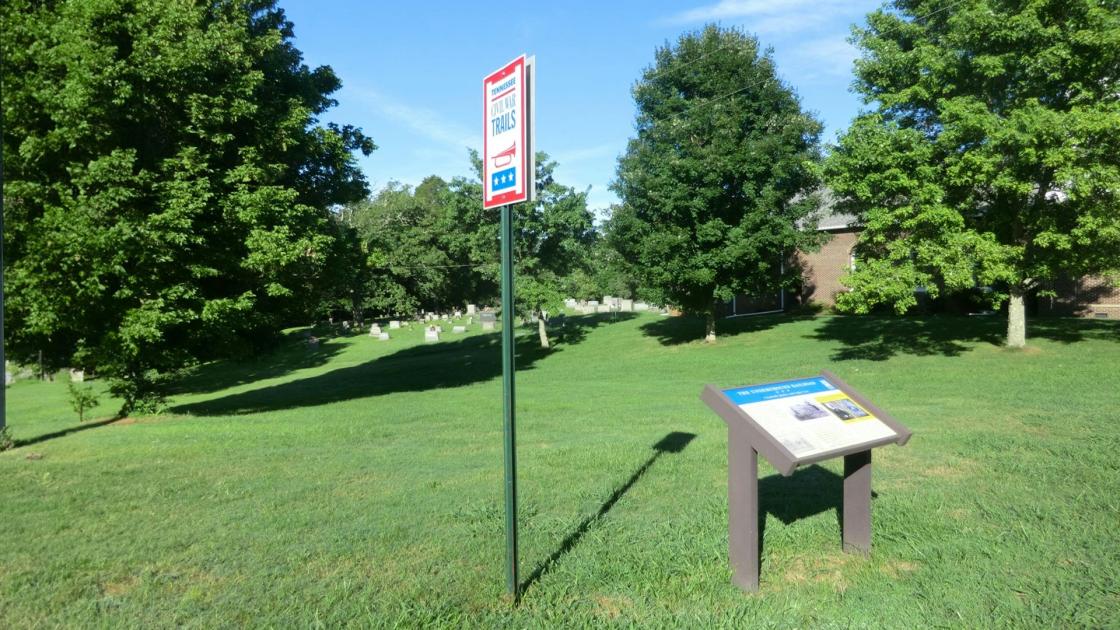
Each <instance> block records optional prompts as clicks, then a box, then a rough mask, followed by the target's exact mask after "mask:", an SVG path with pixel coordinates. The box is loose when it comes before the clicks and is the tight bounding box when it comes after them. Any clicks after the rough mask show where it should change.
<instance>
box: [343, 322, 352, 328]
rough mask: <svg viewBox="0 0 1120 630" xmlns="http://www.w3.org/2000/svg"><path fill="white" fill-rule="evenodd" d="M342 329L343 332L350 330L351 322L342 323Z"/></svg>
mask: <svg viewBox="0 0 1120 630" xmlns="http://www.w3.org/2000/svg"><path fill="white" fill-rule="evenodd" d="M342 329H343V330H350V322H349V321H343V322H342Z"/></svg>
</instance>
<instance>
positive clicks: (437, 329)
mask: <svg viewBox="0 0 1120 630" xmlns="http://www.w3.org/2000/svg"><path fill="white" fill-rule="evenodd" d="M435 329H436V332H439V333H441V332H443V326H436V327H435Z"/></svg>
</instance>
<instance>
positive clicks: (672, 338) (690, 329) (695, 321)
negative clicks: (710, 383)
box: [641, 313, 813, 346]
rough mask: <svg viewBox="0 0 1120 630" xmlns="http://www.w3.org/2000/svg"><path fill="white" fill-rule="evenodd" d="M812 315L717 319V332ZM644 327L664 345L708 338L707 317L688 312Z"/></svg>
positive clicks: (729, 332)
mask: <svg viewBox="0 0 1120 630" xmlns="http://www.w3.org/2000/svg"><path fill="white" fill-rule="evenodd" d="M812 318H813V316H812V314H807V313H796V314H794V313H773V314H768V315H747V316H740V317H732V318H726V319H719V320H716V335H717V337H734V336H736V335H742V334H746V333H753V332H761V331H763V330H769V329H770V328H774V327H775V326H779V325H781V324H786V323H789V322H795V321H801V320H803V319H812ZM641 329H642V332H643V333H644V334H645V335H646V336H647V337H656V338H657V340H658V341H659V342H661V345H664V346H675V345H680V344H682V343H690V342H695V341H703V340H704V320H703V319H702V318H700V317H691V316H687V315H681V316H679V317H662V318H660V319H658V320H657V321H653V322H650V323H648V324H642V326H641Z"/></svg>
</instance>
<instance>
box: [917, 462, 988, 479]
mask: <svg viewBox="0 0 1120 630" xmlns="http://www.w3.org/2000/svg"><path fill="white" fill-rule="evenodd" d="M976 468H977V464H976V462H974V461H972V460H969V459H957V460H954V461H952V462H946V463H944V464H938V465H936V466H927V467H925V468H921V473H922V475H923V476H925V477H937V478H939V479H958V478H960V477H966V476H971V475H972V474H974V473H975V472H976Z"/></svg>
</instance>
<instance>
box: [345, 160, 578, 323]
mask: <svg viewBox="0 0 1120 630" xmlns="http://www.w3.org/2000/svg"><path fill="white" fill-rule="evenodd" d="M470 158H471V161H472V164H473V166H474V169H475V171H476V176H477V178H476V179H469V178H463V177H457V178H455V179H453V180H452V181H451V182H450V183H448V182H445V181H444V180H442V179H440V178H439V177H436V176H432V177H428V178H427V179H425V180H424V181H423V182H421V184H420V185H419V186H417V187H416V188H415V190H413V189H412V188H410V187H408V186H404V185H401V184H398V183H391V184H389V185H388V186H386V187H385V188H384V189H382V190H381V191H380V192H378V193H377V195H375V196H374V197H372V198H371V199H369V200H366V201H362V202H357V203H353V204H350V205H348V206H347V207H346V208H345V209H344V210H343V212H342V217H343V219H344V221H346V222H347V224H348V225H352V226H353V227H354V229H356V230H357V232H358V233H359V234H360V238H361V241H362V247H363V250H364V252H365V254H366V256H367V264H368V267H369V269H370V277H369V280H368V286H367V288H366V289H365V291H364V295H365V296H366V297H365V300H364V302H363V305H364V306H365V307H366V308H368V309H371V310H373V311H374V312H377V313H385V314H389V313H399V314H403V315H411V314H415V313H417V312H419V311H421V310H449V309H451V308H456V307H461V306H462V305H464V304H466V303H472V302H473V303H482V304H485V303H487V302H491V301H494V300H496V299H497V296H498V293H499V271H500V266H499V265H500V260H499V241H498V231H499V219H500V217H499V211H498V210H497V209H490V210H484V209H483V208H482V201H481V200H482V186H481V184H480V181H481V169H482V162H481V160H479V158H478V155H477V153H475V152H473V151H472V152H471V155H470ZM555 168H556V163H555V162H554V161H552V160H550V159H549V158H548V155H547V154H545V153H538V154H537V193H538V195H537V200H536V201H535V202H534V203H532V204H518V205H516V206H515V207H514V209H513V212H514V215H515V223H514V226H515V236H514V248H515V249H514V259H515V265H516V268H515V273H516V295H517V306H518V309H519V311H520V312H521V313H522V314H523V315H529V314H533V313H536V314H540V313H543V312H549V313H556V312H558V311H559V310H560V309H561V308H562V306H563V297H564V296H563V293H564V290H565V288H566V287H567V286H569V284H570V283H569V282H568V279H569V278H570V277H571V276H572V274H575V273H577V272H581V273H583V274H585V275H587V274H588V273H589V272H588V271H587V269H588V266H587V262H588V251H589V249H590V247H591V244H592V242H593V240H594V231H593V221H592V216H591V213H590V211H588V209H587V194H586V192H577V191H576V190H575V189H573V188H571V187H568V186H563V185H562V184H560V183H558V182H556V181H555V179H554V178H553V172H554V170H555Z"/></svg>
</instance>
